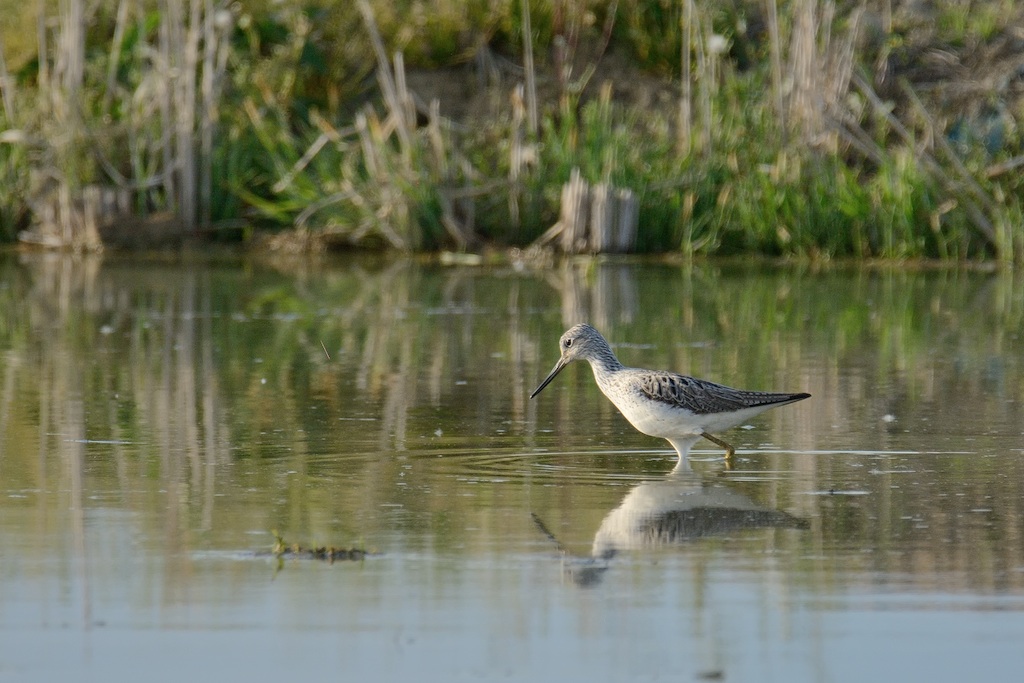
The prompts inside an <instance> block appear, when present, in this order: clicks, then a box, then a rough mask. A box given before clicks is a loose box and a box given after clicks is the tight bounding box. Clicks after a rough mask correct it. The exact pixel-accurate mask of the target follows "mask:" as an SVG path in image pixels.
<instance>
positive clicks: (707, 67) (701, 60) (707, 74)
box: [689, 0, 715, 153]
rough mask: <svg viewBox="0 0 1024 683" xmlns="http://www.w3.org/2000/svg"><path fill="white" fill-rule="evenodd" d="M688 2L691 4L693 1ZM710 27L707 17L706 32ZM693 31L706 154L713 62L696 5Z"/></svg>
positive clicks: (708, 137)
mask: <svg viewBox="0 0 1024 683" xmlns="http://www.w3.org/2000/svg"><path fill="white" fill-rule="evenodd" d="M689 1H690V2H693V0H689ZM710 25H711V19H710V17H708V27H709V28H708V32H710V30H711V29H710ZM694 31H695V35H696V36H697V42H696V52H697V83H698V85H699V86H700V88H698V93H697V94H698V101H697V105H698V111H699V112H700V123H701V135H700V148H701V151H702V152H704V153H707V152H709V151H710V149H711V127H712V120H711V117H712V109H711V95H712V88H713V87H714V83H715V79H714V68H713V62H712V60H711V59H709V58H708V55H707V36H706V34H705V30H704V21H703V17H702V16H701V14H700V13H699V12H697V11H696V5H694Z"/></svg>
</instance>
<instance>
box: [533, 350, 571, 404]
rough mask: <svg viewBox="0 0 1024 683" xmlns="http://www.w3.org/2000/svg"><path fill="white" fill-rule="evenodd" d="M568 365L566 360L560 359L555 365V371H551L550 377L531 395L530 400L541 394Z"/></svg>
mask: <svg viewBox="0 0 1024 683" xmlns="http://www.w3.org/2000/svg"><path fill="white" fill-rule="evenodd" d="M566 365H568V363H566V362H565V361H564V360H562V359H561V358H559V359H558V362H557V363H555V369H554V370H552V371H551V374H550V375H548V376H547V377H545V378H544V381H543V382H541V383H540V386H539V387H537V388H536V389H534V390H533V393H532V394H530V398H533V397H534V396H536V395H537V394H539V393H540V392H541V390H542V389H543V388H544V387H546V386H547V385H548V384H550V383H551V380H553V379H554V378H555V375H557V374H558V373H560V372H561V371H562V368H564V367H565V366H566Z"/></svg>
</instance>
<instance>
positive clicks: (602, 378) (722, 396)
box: [530, 324, 810, 460]
mask: <svg viewBox="0 0 1024 683" xmlns="http://www.w3.org/2000/svg"><path fill="white" fill-rule="evenodd" d="M558 346H559V348H560V349H561V351H562V355H561V357H560V358H559V359H558V362H557V363H555V367H554V369H553V370H552V371H551V374H549V375H548V376H547V377H546V378H545V379H544V381H543V382H541V383H540V386H539V387H537V389H536V390H535V391H534V392H533V393H532V394H530V398H533V397H534V396H536V395H537V394H539V393H540V392H541V390H542V389H544V387H546V386H547V385H548V384H549V383H550V382H551V380H553V379H554V378H555V375H557V374H558V373H559V372H561V371H562V369H563V368H564V367H565V366H566V365H568V364H569V363H571V362H573V361H574V360H586V361H589V362H590V367H591V369H592V370H593V371H594V379H595V380H597V386H598V388H600V389H601V393H603V394H604V395H605V396H607V397H608V399H609V400H610V401H611V402H612V403H614V404H615V407H616V408H618V409H619V412H620V413H622V415H623V416H624V417H625V418H626V419H627V420H629V422H630V424H632V425H633V426H634V427H636V428H637V429H638V430H640V431H641V432H643V433H644V434H648V435H650V436H656V437H659V438H662V439H667V440H668V442H669V443H670V444H672V447H673V448H675V449H676V452H677V453H678V454H679V457H680V458H685V457H686V454H687V452H688V451H689V450H690V446H692V445H693V443H694V442H695V441H696V440H697V439H699V438H700V437H702V436H703V437H704V438H705V439H708V440H709V441H711V442H713V443H716V444H718V445H719V446H721V447H722V448H724V449H725V458H726V460H731V459H732V457H733V455H734V454H735V453H736V449H735V448H733V447H732V445H731V444H729V443H728V442H726V441H724V440H723V439H721V438H719V437H717V436H714V435H713V434H710V433H709V432H720V431H722V430H724V429H729V428H730V427H735V426H736V425H738V424H740V423H742V422H745V421H746V420H749V419H750V418H752V417H754V416H755V415H758V414H759V413H763V412H764V411H766V410H768V409H769V408H775V407H778V406H784V405H786V404H787V403H794V402H796V401H802V400H803V399H805V398H809V397H810V394H805V393H796V394H789V393H774V392H766V391H743V390H741V389H732V388H730V387H726V386H723V385H721V384H715V383H714V382H709V381H707V380H703V379H696V378H694V377H688V376H687V375H680V374H677V373H674V372H659V371H656V370H644V369H642V368H627V367H626V366H624V365H623V364H622V363H620V362H619V359H618V358H616V357H615V354H614V353H613V352H612V349H611V347H610V346H608V342H607V341H605V338H604V337H602V336H601V333H600V332H598V331H597V330H595V329H594V328H593V327H591V326H590V325H586V324H581V325H576V326H574V327H571V328H570V329H569V330H567V331H566V333H565V334H563V335H562V338H561V339H560V340H559V341H558Z"/></svg>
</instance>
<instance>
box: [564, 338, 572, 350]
mask: <svg viewBox="0 0 1024 683" xmlns="http://www.w3.org/2000/svg"><path fill="white" fill-rule="evenodd" d="M570 346H572V339H566V340H565V348H569V347H570Z"/></svg>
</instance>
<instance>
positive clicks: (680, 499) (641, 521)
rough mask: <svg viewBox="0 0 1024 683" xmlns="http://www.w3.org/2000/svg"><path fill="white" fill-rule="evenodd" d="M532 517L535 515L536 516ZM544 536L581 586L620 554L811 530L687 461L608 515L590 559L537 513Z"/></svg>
mask: <svg viewBox="0 0 1024 683" xmlns="http://www.w3.org/2000/svg"><path fill="white" fill-rule="evenodd" d="M531 514H532V513H531ZM532 516H533V521H534V523H535V524H536V525H537V527H538V529H540V531H541V533H543V534H544V535H545V536H547V537H548V538H549V539H550V540H551V541H552V542H553V543H555V544H556V547H557V548H558V550H559V552H561V553H562V557H563V571H564V572H565V573H566V575H567V576H569V578H571V579H572V581H573V582H574V583H575V584H577V585H578V586H582V587H586V586H592V585H595V584H597V583H599V582H600V581H601V579H602V578H603V576H604V573H605V572H606V571H607V570H608V568H609V567H610V565H611V560H612V559H613V558H614V557H615V556H616V555H617V554H618V553H619V552H621V551H627V550H633V551H637V550H646V549H652V548H661V547H665V546H671V545H681V544H683V543H687V542H690V541H696V540H699V539H702V538H709V537H712V536H724V535H727V534H729V533H732V532H736V531H742V530H744V529H806V528H807V527H808V526H809V525H808V523H807V521H806V520H804V519H800V518H799V517H794V516H793V515H791V514H789V513H788V512H783V511H782V510H773V509H771V508H766V507H763V506H761V505H758V504H757V503H755V502H754V501H753V500H751V499H750V498H749V497H748V496H746V495H745V494H743V493H741V492H739V491H737V490H735V489H733V488H730V487H729V486H728V485H726V484H725V483H723V482H721V481H716V480H712V479H709V478H706V477H704V476H702V475H701V474H699V473H698V472H695V471H694V470H693V469H691V467H690V462H689V459H687V458H682V459H680V460H679V461H678V463H677V464H676V467H675V469H674V470H672V471H671V472H670V473H669V474H667V475H666V476H665V477H664V478H663V479H660V480H657V481H650V482H644V483H642V484H639V485H637V486H635V487H633V489H632V490H631V491H630V492H629V493H627V494H626V496H625V498H623V499H622V502H621V503H619V505H618V507H616V508H615V509H613V510H611V511H610V512H609V513H608V514H607V515H605V517H604V520H603V521H602V522H601V526H600V528H598V530H597V533H596V534H595V535H594V543H593V546H592V547H591V551H590V556H589V557H583V556H573V555H572V554H571V553H570V552H569V551H568V550H567V549H566V548H565V547H564V546H563V545H562V543H561V542H560V541H559V540H558V539H557V538H556V537H555V535H554V534H553V533H552V532H551V531H550V530H549V529H548V528H547V526H546V525H545V524H544V522H543V520H541V518H540V517H539V516H537V515H536V514H532Z"/></svg>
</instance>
